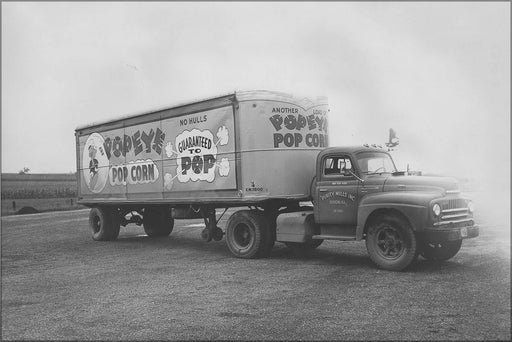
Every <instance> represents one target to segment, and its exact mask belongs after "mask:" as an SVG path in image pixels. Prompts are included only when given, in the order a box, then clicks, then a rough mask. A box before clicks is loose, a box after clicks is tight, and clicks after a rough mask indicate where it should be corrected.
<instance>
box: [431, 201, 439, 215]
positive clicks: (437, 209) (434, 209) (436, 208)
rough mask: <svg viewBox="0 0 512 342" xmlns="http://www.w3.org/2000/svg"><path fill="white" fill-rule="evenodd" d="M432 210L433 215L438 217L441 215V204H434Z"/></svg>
mask: <svg viewBox="0 0 512 342" xmlns="http://www.w3.org/2000/svg"><path fill="white" fill-rule="evenodd" d="M432 211H433V212H434V215H436V217H438V216H439V215H441V206H440V205H439V204H437V203H436V204H434V206H433V207H432Z"/></svg>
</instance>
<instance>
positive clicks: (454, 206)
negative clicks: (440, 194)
mask: <svg viewBox="0 0 512 342" xmlns="http://www.w3.org/2000/svg"><path fill="white" fill-rule="evenodd" d="M439 204H440V205H441V215H440V217H439V220H438V221H437V222H435V223H434V226H442V227H463V226H467V225H472V224H473V217H472V216H473V215H471V213H470V212H469V210H468V207H467V203H466V200H464V199H462V198H455V199H449V200H446V201H443V202H440V203H439Z"/></svg>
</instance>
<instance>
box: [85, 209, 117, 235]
mask: <svg viewBox="0 0 512 342" xmlns="http://www.w3.org/2000/svg"><path fill="white" fill-rule="evenodd" d="M89 228H90V229H91V235H92V238H93V240H96V241H111V240H115V239H117V237H118V236H119V229H120V224H119V215H117V213H116V211H115V210H113V209H111V208H108V207H94V208H91V211H90V212H89Z"/></svg>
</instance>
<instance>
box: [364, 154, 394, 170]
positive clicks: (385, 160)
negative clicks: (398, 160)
mask: <svg viewBox="0 0 512 342" xmlns="http://www.w3.org/2000/svg"><path fill="white" fill-rule="evenodd" d="M357 165H358V166H359V170H361V172H362V173H366V174H369V175H371V174H376V173H393V172H396V168H395V164H394V163H393V159H391V156H390V155H389V154H387V153H383V152H369V151H368V152H360V153H358V154H357Z"/></svg>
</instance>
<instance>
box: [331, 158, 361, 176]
mask: <svg viewBox="0 0 512 342" xmlns="http://www.w3.org/2000/svg"><path fill="white" fill-rule="evenodd" d="M351 172H354V173H355V170H354V169H353V167H352V162H351V161H350V158H349V157H347V156H337V157H327V158H325V162H324V175H325V176H338V177H339V176H342V177H352V174H351Z"/></svg>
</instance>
